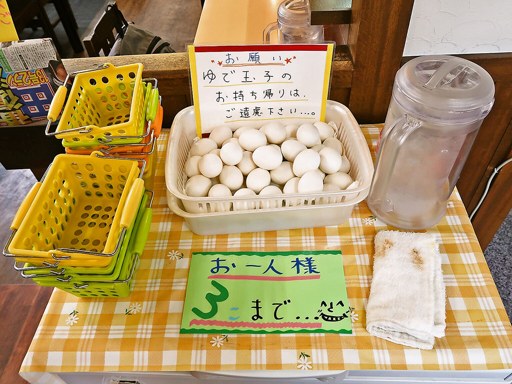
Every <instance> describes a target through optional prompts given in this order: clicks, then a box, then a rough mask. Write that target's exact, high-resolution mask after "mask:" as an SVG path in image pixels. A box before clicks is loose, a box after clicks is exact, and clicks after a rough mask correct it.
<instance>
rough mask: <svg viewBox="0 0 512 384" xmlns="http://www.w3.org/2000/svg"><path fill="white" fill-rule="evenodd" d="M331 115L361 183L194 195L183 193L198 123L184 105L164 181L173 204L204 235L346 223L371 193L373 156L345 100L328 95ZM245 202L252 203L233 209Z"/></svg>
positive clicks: (352, 173) (177, 119) (328, 119)
mask: <svg viewBox="0 0 512 384" xmlns="http://www.w3.org/2000/svg"><path fill="white" fill-rule="evenodd" d="M331 121H332V122H334V123H335V124H336V126H338V127H339V129H338V132H336V137H337V138H338V139H339V140H340V141H341V142H342V143H343V146H344V148H345V153H344V154H345V155H346V156H347V158H348V159H349V161H350V164H351V169H350V172H349V174H350V176H351V177H352V179H353V180H357V181H358V182H359V186H358V187H357V188H354V189H350V190H348V191H336V192H318V193H308V194H283V195H276V196H250V197H245V196H241V197H231V198H229V197H228V198H213V197H191V196H187V195H185V193H184V186H185V181H186V179H187V176H186V175H185V172H184V166H185V161H186V160H187V156H188V151H189V149H190V146H191V144H192V142H193V140H194V138H195V137H196V127H195V116H194V108H193V107H187V108H185V109H183V110H182V111H180V112H179V113H178V114H177V115H176V117H175V118H174V121H173V124H172V127H171V132H170V137H169V142H168V145H167V154H166V160H165V181H166V187H167V202H168V205H169V208H170V209H171V210H172V211H173V212H174V213H175V214H177V215H179V216H181V217H183V218H184V219H185V221H186V223H187V224H188V226H189V228H190V230H191V231H192V232H194V233H196V234H199V235H216V234H226V233H240V232H259V231H270V230H279V229H292V228H310V227H311V228H312V227H322V226H328V225H339V224H342V223H343V222H344V221H346V220H347V219H348V218H349V217H350V215H351V214H352V210H353V208H354V206H355V205H356V204H357V203H359V202H360V201H362V200H364V199H365V198H366V196H367V195H368V191H369V188H370V184H371V181H372V175H373V162H372V158H371V155H370V150H369V148H368V145H367V143H366V140H365V138H364V136H363V134H362V132H361V129H360V127H359V125H358V124H357V121H356V120H355V118H354V116H353V115H352V113H351V112H350V110H349V109H348V108H347V107H345V106H344V105H343V104H340V103H338V102H335V101H330V100H328V101H327V107H326V122H331ZM285 123H286V122H285ZM204 133H208V132H204ZM226 203H227V204H226ZM234 203H237V204H234ZM240 206H246V207H248V209H247V210H240V209H238V210H235V209H234V207H240ZM226 207H229V209H226ZM268 207H278V208H268ZM191 212H194V213H191Z"/></svg>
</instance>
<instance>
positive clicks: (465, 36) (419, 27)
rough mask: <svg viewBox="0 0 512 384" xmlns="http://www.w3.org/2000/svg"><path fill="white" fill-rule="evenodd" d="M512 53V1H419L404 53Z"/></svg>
mask: <svg viewBox="0 0 512 384" xmlns="http://www.w3.org/2000/svg"><path fill="white" fill-rule="evenodd" d="M494 52H512V1H510V0H415V2H414V8H413V12H412V16H411V22H410V25H409V32H408V35H407V41H406V44H405V49H404V56H417V55H427V54H470V53H494Z"/></svg>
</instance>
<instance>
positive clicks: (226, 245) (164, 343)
mask: <svg viewBox="0 0 512 384" xmlns="http://www.w3.org/2000/svg"><path fill="white" fill-rule="evenodd" d="M380 128H381V126H364V127H363V132H364V134H365V136H366V138H367V141H368V144H369V146H370V148H372V149H374V147H375V144H376V140H377V138H378V134H379V129H380ZM167 140H168V132H167V131H165V132H164V133H163V134H162V135H161V136H160V138H159V141H158V153H159V156H158V161H157V168H156V173H155V178H154V191H155V196H154V203H153V212H154V215H153V223H152V226H151V230H150V234H149V238H148V242H147V244H146V248H145V251H144V253H143V255H142V257H141V263H140V266H139V269H138V272H137V274H136V277H135V285H134V291H133V292H132V294H131V296H130V297H128V298H124V299H111V298H109V299H81V298H77V297H75V296H72V295H70V294H67V293H65V292H62V291H59V290H55V291H54V292H53V295H52V296H51V298H50V301H49V304H48V306H47V308H46V311H45V314H44V315H43V318H42V320H41V323H40V325H39V328H38V330H37V332H36V335H35V337H34V339H33V341H32V344H31V346H30V349H29V351H28V353H27V355H26V357H25V360H24V363H23V365H22V367H21V374H22V376H23V377H24V378H25V379H26V380H28V381H29V382H31V383H66V382H69V383H93V382H97V383H105V382H109V383H111V382H120V380H132V381H129V382H141V383H146V382H147V383H150V382H151V383H164V382H166V383H167V382H172V381H173V380H175V381H176V382H180V383H189V382H190V383H197V382H201V381H202V380H204V381H206V380H208V382H210V383H211V382H212V380H213V382H219V383H220V382H224V381H225V378H224V377H223V376H220V377H219V376H218V375H219V374H220V375H232V374H237V375H245V376H251V375H252V376H254V375H259V376H261V375H267V376H270V377H274V378H275V377H278V378H280V379H275V381H277V382H279V383H283V382H286V383H288V382H289V383H292V382H293V380H284V379H283V377H309V379H305V380H306V382H308V380H313V381H315V380H314V379H311V377H320V376H322V377H324V378H325V377H331V380H333V381H336V380H338V381H341V380H342V379H343V380H345V381H346V382H347V383H356V382H382V381H379V380H395V381H396V380H402V381H403V382H413V380H417V381H414V382H418V381H419V380H434V379H441V378H442V379H443V380H445V381H444V382H468V381H469V380H473V379H474V380H477V379H478V378H479V379H480V380H486V381H485V382H500V383H503V382H510V375H511V374H512V341H511V340H512V327H511V325H510V321H509V319H508V318H507V314H506V312H505V309H504V307H503V304H502V302H501V299H500V297H499V295H498V292H497V290H496V287H495V285H494V282H493V279H492V277H491V274H490V272H489V269H488V267H487V264H486V262H485V259H484V256H483V254H482V250H481V249H480V246H479V244H478V241H477V238H476V236H475V233H474V231H473V228H472V226H471V223H470V221H469V219H468V216H467V214H466V211H465V209H464V206H463V204H462V201H461V200H460V196H459V195H458V193H457V192H456V191H455V192H454V193H453V195H452V196H451V198H450V201H449V203H448V210H447V214H446V217H445V218H444V219H442V220H441V222H440V223H439V224H438V225H437V226H435V227H433V228H431V229H429V230H428V231H429V232H431V233H433V234H434V235H435V236H436V238H437V240H438V241H439V243H440V253H441V257H442V269H443V274H444V281H445V284H446V293H447V307H446V310H447V329H446V337H444V338H441V339H436V343H435V346H434V349H433V350H418V349H413V348H406V347H403V346H401V345H397V344H393V343H391V342H387V341H385V340H382V339H379V338H375V337H372V336H370V335H369V334H368V333H367V331H366V330H365V305H366V301H367V298H368V295H369V289H370V283H371V276H372V265H373V261H372V260H373V253H374V249H373V238H374V236H375V234H376V232H377V231H379V230H384V229H388V227H387V226H386V225H385V224H383V223H382V222H380V221H379V220H377V219H375V217H373V216H372V214H371V212H370V211H369V210H368V208H367V206H366V204H365V203H364V202H362V203H360V204H358V205H357V206H356V207H355V209H354V211H353V213H352V216H351V218H350V219H349V220H348V221H346V222H344V223H342V224H340V225H339V226H330V227H321V228H315V229H309V228H306V229H297V230H283V231H269V232H258V233H245V234H233V235H217V236H199V235H195V234H194V233H192V232H190V231H189V230H188V228H187V226H186V225H185V223H184V221H183V219H182V218H180V217H179V216H176V215H174V214H172V213H171V211H170V209H169V207H168V206H167V198H166V187H165V178H164V163H165V156H166V148H167ZM304 249H306V250H307V249H309V250H314V249H340V250H341V251H342V253H343V262H344V270H345V276H346V284H347V293H348V297H349V300H350V305H351V307H353V308H354V311H353V312H354V316H353V324H352V326H353V331H354V334H353V335H340V334H319V333H316V334H300V335H299V334H297V335H295V334H289V335H279V334H277V335H276V334H269V335H261V334H260V335H250V334H249V335H248V334H232V335H226V337H223V336H222V337H221V338H219V336H220V335H215V334H180V333H179V329H180V321H181V314H182V309H183V301H184V298H185V290H186V283H187V276H188V271H189V265H190V257H191V252H192V251H212V250H216V251H237V250H254V251H258V250H265V251H274V250H304ZM180 255H183V257H181V256H180ZM301 354H306V355H308V357H307V363H308V364H303V363H304V361H303V360H304V358H303V360H300V358H301ZM302 356H303V355H302ZM304 367H306V368H310V369H309V370H307V371H303V370H302V369H301V368H304ZM205 371H206V373H205ZM212 372H213V373H212ZM399 377H400V379H399ZM506 377H508V378H507V379H506V380H508V381H506V380H505V378H506ZM115 380H117V381H115ZM137 380H138V381H137ZM216 380H217V381H216ZM268 380H269V381H272V379H268ZM238 382H242V381H241V380H239V381H238ZM243 382H244V383H247V382H252V381H251V380H250V379H246V380H244V381H243Z"/></svg>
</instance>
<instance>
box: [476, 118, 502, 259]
mask: <svg viewBox="0 0 512 384" xmlns="http://www.w3.org/2000/svg"><path fill="white" fill-rule="evenodd" d="M507 149H508V151H506V150H507ZM505 151H506V152H505ZM503 152H505V153H503ZM510 158H512V123H510V124H509V125H508V129H507V130H506V132H505V134H504V135H503V140H501V141H500V145H498V147H497V149H496V152H495V154H494V156H493V157H492V158H491V162H490V164H492V165H490V166H488V167H487V170H486V173H485V175H484V177H483V178H482V180H481V181H480V183H479V185H478V188H477V193H476V194H475V196H474V200H478V201H480V198H481V196H482V195H483V191H484V190H485V188H486V185H487V182H488V180H489V179H490V177H491V176H492V174H493V173H494V170H495V169H496V168H497V167H498V166H499V165H500V164H502V163H503V162H504V161H506V160H507V159H510ZM480 190H482V192H480ZM478 201H477V202H476V203H475V204H474V205H475V207H476V206H477V204H478ZM511 209H512V163H508V164H507V165H505V166H503V168H501V170H500V171H499V173H498V174H497V176H496V177H495V178H494V180H493V181H492V183H491V185H490V189H489V192H488V194H487V196H486V198H485V200H484V201H483V203H482V205H481V206H480V208H479V209H478V211H477V212H476V214H475V217H474V218H473V227H474V229H475V233H476V235H477V237H478V241H479V242H480V245H481V246H482V249H485V248H487V246H488V245H489V243H490V242H491V240H492V238H493V237H494V235H495V233H496V231H497V230H498V229H499V227H500V225H501V223H502V222H503V220H505V218H506V217H507V214H508V213H509V212H510V210H511ZM473 210H474V207H473V208H472V209H471V211H473ZM471 211H470V212H471Z"/></svg>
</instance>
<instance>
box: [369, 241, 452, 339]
mask: <svg viewBox="0 0 512 384" xmlns="http://www.w3.org/2000/svg"><path fill="white" fill-rule="evenodd" d="M445 305H446V298H445V287H444V282H443V272H442V270H441V256H440V255H439V251H438V246H437V243H436V241H435V237H434V236H433V235H432V234H429V233H412V232H399V231H380V232H379V233H377V235H376V236H375V257H374V264H373V279H372V284H371V289H370V297H369V299H368V305H367V308H366V330H367V331H368V332H369V333H370V334H372V335H374V336H378V337H381V338H383V339H386V340H389V341H392V342H394V343H398V344H403V345H406V346H409V347H415V348H421V349H432V348H433V346H434V337H444V331H445V328H446V320H445V317H446V309H445Z"/></svg>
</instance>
